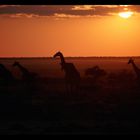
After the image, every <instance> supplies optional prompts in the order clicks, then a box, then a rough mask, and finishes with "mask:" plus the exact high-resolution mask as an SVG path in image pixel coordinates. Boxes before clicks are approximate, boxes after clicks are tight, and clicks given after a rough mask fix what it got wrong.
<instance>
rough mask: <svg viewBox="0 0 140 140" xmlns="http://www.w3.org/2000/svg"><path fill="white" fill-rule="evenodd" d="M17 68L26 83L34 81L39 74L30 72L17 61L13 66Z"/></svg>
mask: <svg viewBox="0 0 140 140" xmlns="http://www.w3.org/2000/svg"><path fill="white" fill-rule="evenodd" d="M15 66H17V67H18V68H19V69H20V71H21V73H22V79H23V80H25V81H27V82H28V81H33V80H34V79H35V78H36V77H37V74H36V73H32V72H30V71H28V70H27V69H26V68H25V67H23V66H22V65H21V64H20V63H19V62H17V61H15V62H14V64H13V67H15Z"/></svg>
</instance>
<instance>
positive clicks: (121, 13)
mask: <svg viewBox="0 0 140 140" xmlns="http://www.w3.org/2000/svg"><path fill="white" fill-rule="evenodd" d="M132 15H133V12H130V11H127V12H120V13H119V16H120V17H122V18H129V17H131V16H132Z"/></svg>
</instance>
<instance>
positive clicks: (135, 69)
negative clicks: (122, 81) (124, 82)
mask: <svg viewBox="0 0 140 140" xmlns="http://www.w3.org/2000/svg"><path fill="white" fill-rule="evenodd" d="M128 64H132V66H133V69H134V71H135V73H136V75H137V80H139V81H140V69H139V68H138V67H137V66H136V64H135V63H134V60H133V59H132V58H130V59H129V61H128Z"/></svg>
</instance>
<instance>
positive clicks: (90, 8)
mask: <svg viewBox="0 0 140 140" xmlns="http://www.w3.org/2000/svg"><path fill="white" fill-rule="evenodd" d="M125 7H127V8H128V9H130V10H132V11H136V12H140V5H129V6H125V5H124V6H122V5H121V6H120V5H86V6H85V5H52V6H51V5H1V6H0V14H5V15H9V14H11V15H12V14H15V15H19V14H21V13H22V14H23V15H28V14H29V15H37V16H55V15H56V14H57V15H61V14H63V15H73V17H74V16H107V15H110V13H118V12H119V11H121V10H122V9H123V8H125ZM22 14H21V15H22Z"/></svg>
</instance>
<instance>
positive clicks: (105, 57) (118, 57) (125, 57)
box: [0, 56, 140, 60]
mask: <svg viewBox="0 0 140 140" xmlns="http://www.w3.org/2000/svg"><path fill="white" fill-rule="evenodd" d="M65 58H66V59H129V58H134V59H140V56H89V57H84V56H79V57H65ZM0 59H1V60H4V59H8V60H9V59H12V60H14V59H16V60H17V59H20V60H21V59H24V60H25V59H52V57H0ZM56 59H59V58H56Z"/></svg>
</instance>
